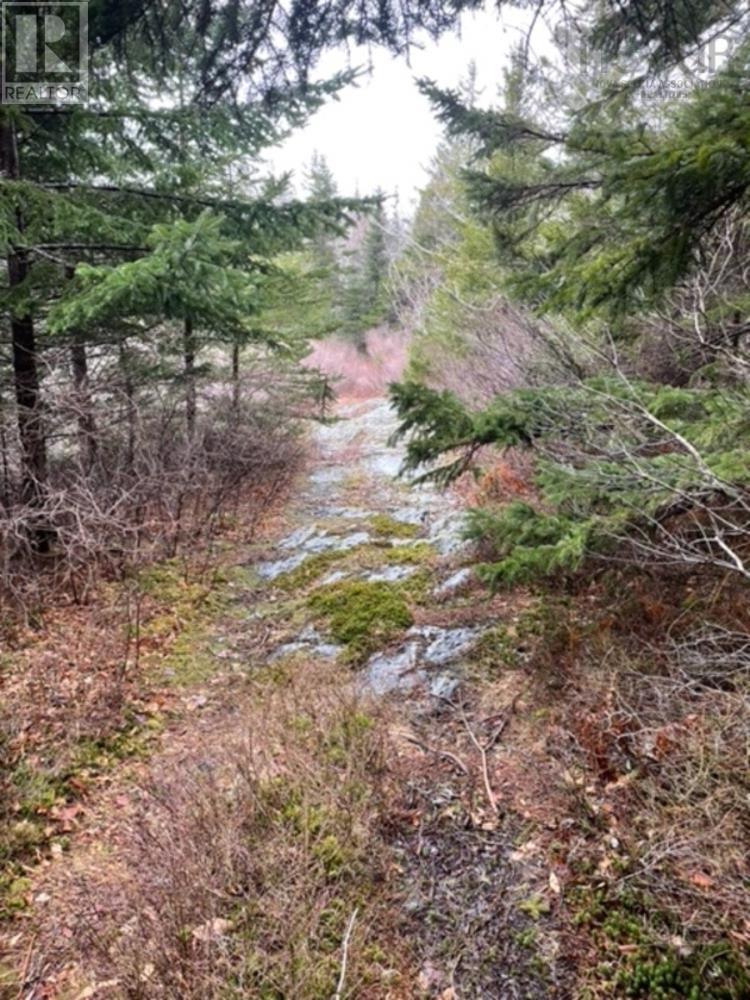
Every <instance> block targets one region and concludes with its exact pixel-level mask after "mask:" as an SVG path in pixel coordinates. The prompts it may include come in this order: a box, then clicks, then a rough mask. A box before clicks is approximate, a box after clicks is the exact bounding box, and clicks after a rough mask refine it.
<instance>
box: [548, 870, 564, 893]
mask: <svg viewBox="0 0 750 1000" xmlns="http://www.w3.org/2000/svg"><path fill="white" fill-rule="evenodd" d="M549 887H550V889H551V890H552V891H553V892H554V894H555V895H556V896H559V895H560V893H561V892H562V889H561V887H560V879H559V878H558V877H557V875H555V873H554V872H550V873H549Z"/></svg>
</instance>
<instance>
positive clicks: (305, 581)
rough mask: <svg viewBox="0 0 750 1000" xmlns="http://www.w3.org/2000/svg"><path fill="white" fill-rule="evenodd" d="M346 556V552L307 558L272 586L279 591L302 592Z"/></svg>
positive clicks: (326, 553)
mask: <svg viewBox="0 0 750 1000" xmlns="http://www.w3.org/2000/svg"><path fill="white" fill-rule="evenodd" d="M348 554H349V553H348V552H320V553H318V555H315V556H309V557H308V558H307V559H305V561H304V562H303V563H301V564H300V565H299V566H298V567H297V568H296V569H293V570H290V571H289V572H288V573H282V574H281V576H278V577H277V578H276V579H275V580H274V584H273V585H274V587H278V588H279V589H280V590H287V591H295V590H302V589H303V588H304V587H308V586H309V585H310V584H311V583H314V582H315V580H317V579H318V577H320V576H322V575H323V573H324V572H325V571H326V570H327V569H329V568H330V567H331V566H332V565H333V564H334V563H336V562H340V561H341V560H342V559H343V558H344V557H345V556H347V555H348Z"/></svg>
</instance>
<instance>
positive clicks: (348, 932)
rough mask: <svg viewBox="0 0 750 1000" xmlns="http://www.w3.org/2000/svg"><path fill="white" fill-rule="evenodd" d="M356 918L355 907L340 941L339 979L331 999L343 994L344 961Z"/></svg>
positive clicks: (338, 999) (346, 957) (339, 999)
mask: <svg viewBox="0 0 750 1000" xmlns="http://www.w3.org/2000/svg"><path fill="white" fill-rule="evenodd" d="M356 919H357V909H356V907H355V909H354V910H353V911H352V915H351V916H350V917H349V923H348V924H347V925H346V933H345V934H344V940H343V942H342V943H341V972H340V973H339V981H338V985H337V987H336V992H335V993H334V995H333V1000H341V998H342V996H343V995H344V983H345V982H346V963H347V960H348V958H349V942H350V941H351V938H352V931H353V930H354V921H355V920H356Z"/></svg>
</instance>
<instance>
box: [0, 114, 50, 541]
mask: <svg viewBox="0 0 750 1000" xmlns="http://www.w3.org/2000/svg"><path fill="white" fill-rule="evenodd" d="M0 157H1V159H2V171H3V176H4V177H5V178H6V180H11V181H17V180H19V179H20V176H21V167H20V162H19V158H18V146H17V143H16V131H15V125H14V124H13V123H12V122H10V121H8V120H7V119H6V120H4V121H3V122H2V124H0ZM16 226H17V228H18V231H19V233H23V230H24V219H23V215H22V214H21V211H20V210H17V211H16ZM7 264H8V285H9V287H10V288H11V290H12V289H14V288H17V287H18V286H19V285H22V284H23V283H24V282H25V280H26V278H27V276H28V273H29V261H28V257H27V255H26V253H25V252H24V251H22V250H11V251H10V252H9V253H8V257H7ZM10 333H11V354H12V360H13V382H14V389H15V397H16V412H17V419H18V436H19V440H20V443H21V500H22V502H23V503H24V504H26V505H28V506H30V507H37V508H39V507H41V506H42V504H43V502H44V491H45V487H46V484H47V441H46V436H45V431H44V423H43V420H42V400H41V393H40V388H39V367H38V358H37V351H36V339H35V335H34V321H33V319H32V317H31V314H30V313H29V312H27V311H24V312H22V313H21V314H20V315H18V314H17V313H15V312H11V315H10ZM32 534H33V543H34V546H35V548H36V549H37V550H38V551H40V552H46V551H47V550H48V549H49V543H50V534H49V530H48V529H45V528H44V527H43V526H42V525H38V526H37V527H36V528H34V529H33V533H32Z"/></svg>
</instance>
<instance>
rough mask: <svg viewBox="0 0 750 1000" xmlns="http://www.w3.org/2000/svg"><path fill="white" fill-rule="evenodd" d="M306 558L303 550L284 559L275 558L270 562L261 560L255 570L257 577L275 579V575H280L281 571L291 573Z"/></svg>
mask: <svg viewBox="0 0 750 1000" xmlns="http://www.w3.org/2000/svg"><path fill="white" fill-rule="evenodd" d="M305 559H307V555H306V553H304V552H297V553H296V554H295V555H293V556H288V558H286V559H276V560H273V561H272V562H262V563H257V565H256V566H255V570H256V572H257V574H258V576H259V577H261V579H263V580H275V579H276V577H277V576H281V575H282V573H291V572H292V570H294V569H297V567H298V566H301V565H302V563H303V562H304V561H305Z"/></svg>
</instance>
